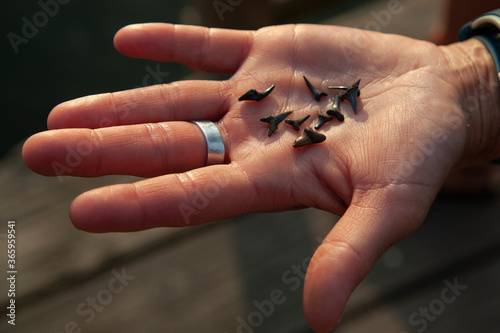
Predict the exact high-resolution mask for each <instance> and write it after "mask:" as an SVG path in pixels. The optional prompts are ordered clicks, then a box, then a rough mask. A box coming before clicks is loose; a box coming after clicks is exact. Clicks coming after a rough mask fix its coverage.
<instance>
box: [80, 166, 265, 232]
mask: <svg viewBox="0 0 500 333" xmlns="http://www.w3.org/2000/svg"><path fill="white" fill-rule="evenodd" d="M254 188H255V187H254V186H253V185H252V184H251V183H250V182H249V179H248V176H247V175H246V173H245V172H243V171H241V170H239V169H238V168H237V167H236V166H235V165H234V164H227V165H213V166H210V167H205V168H200V169H196V170H192V171H190V172H187V173H184V174H173V175H166V176H161V177H157V178H152V179H148V180H144V181H140V182H137V183H134V184H122V185H114V186H108V187H103V188H98V189H95V190H92V191H89V192H86V193H84V194H82V195H80V196H79V197H77V198H76V199H75V200H74V201H73V203H72V204H71V207H70V218H71V220H72V221H73V224H74V225H75V226H76V227H77V228H79V229H82V230H86V231H90V232H123V231H137V230H143V229H149V228H154V227H160V226H169V227H181V226H192V225H199V224H202V223H205V222H208V221H214V220H220V219H224V218H228V217H233V216H237V215H241V214H245V213H248V212H250V211H252V210H253V209H255V207H260V205H258V203H259V200H260V198H259V196H258V195H257V194H256V192H255V190H254Z"/></svg>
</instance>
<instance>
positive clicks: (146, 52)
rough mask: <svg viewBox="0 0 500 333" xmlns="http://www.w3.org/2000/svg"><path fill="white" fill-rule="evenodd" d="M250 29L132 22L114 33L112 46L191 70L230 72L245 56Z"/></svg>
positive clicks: (237, 66) (233, 70)
mask: <svg viewBox="0 0 500 333" xmlns="http://www.w3.org/2000/svg"><path fill="white" fill-rule="evenodd" d="M252 40H253V31H241V30H229V29H216V28H206V27H197V26H189V25H179V24H166V23H147V24H133V25H129V26H126V27H124V28H122V29H121V30H119V31H118V32H117V33H116V35H115V40H114V43H115V47H116V49H117V50H118V51H119V52H121V53H123V54H125V55H127V56H129V57H134V58H145V59H151V60H156V61H173V62H179V63H183V64H185V65H187V66H189V67H190V68H192V69H195V70H201V71H208V72H214V73H233V72H235V71H236V70H237V69H238V68H239V67H240V65H241V64H242V63H243V61H244V60H245V59H246V57H247V55H248V53H249V51H250V48H251V45H252Z"/></svg>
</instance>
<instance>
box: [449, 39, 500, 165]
mask: <svg viewBox="0 0 500 333" xmlns="http://www.w3.org/2000/svg"><path fill="white" fill-rule="evenodd" d="M442 49H443V52H445V54H446V55H447V57H448V60H449V64H450V67H451V69H452V73H453V74H452V77H453V78H454V79H453V81H454V82H450V83H451V84H453V85H455V86H456V88H457V91H458V96H457V98H459V99H460V100H459V104H460V105H461V111H462V113H463V115H464V117H465V123H466V132H467V137H466V144H465V147H464V154H463V159H462V161H461V162H462V163H463V164H466V163H476V162H484V161H490V160H493V159H495V158H498V157H500V85H499V78H498V76H497V72H496V69H495V65H494V63H493V60H492V57H491V55H490V54H489V52H488V50H487V49H486V48H485V46H484V45H483V44H482V43H481V42H480V41H479V40H477V39H474V38H472V39H469V40H467V41H464V42H460V43H455V44H451V45H448V46H443V47H442Z"/></svg>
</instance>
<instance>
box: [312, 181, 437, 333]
mask: <svg viewBox="0 0 500 333" xmlns="http://www.w3.org/2000/svg"><path fill="white" fill-rule="evenodd" d="M408 186H409V185H408ZM436 192H437V189H433V190H430V189H427V188H425V189H424V190H423V191H422V189H421V188H417V189H414V188H406V189H393V188H390V189H384V190H378V191H372V192H370V193H367V194H365V195H362V196H361V197H358V198H355V201H353V202H354V203H353V204H351V205H350V206H349V208H348V209H347V211H346V213H345V214H344V216H343V217H342V218H341V219H340V221H339V222H338V223H337V224H336V225H335V227H334V228H333V230H332V231H331V232H330V233H329V235H328V236H327V237H326V238H325V239H324V241H323V243H322V244H321V246H320V247H319V248H318V250H317V251H316V253H315V254H314V256H313V258H312V260H311V262H310V265H309V268H308V271H307V276H306V280H305V285H304V312H305V315H306V318H307V320H308V322H309V324H310V325H311V327H312V328H313V330H314V331H315V332H318V333H321V332H331V331H333V330H334V329H335V328H336V327H337V325H338V322H339V321H340V319H341V317H342V314H343V311H344V307H345V305H346V303H347V301H348V299H349V297H350V295H351V293H352V292H353V291H354V289H355V288H356V287H357V285H358V284H359V283H360V282H361V281H362V280H363V279H364V278H365V277H366V275H367V274H368V272H369V271H370V269H371V268H372V266H373V265H374V263H375V261H376V260H377V259H378V258H379V257H380V256H381V255H382V254H383V252H384V251H385V250H387V249H388V248H389V247H390V246H391V245H392V244H394V243H395V242H397V241H399V240H400V239H401V238H403V237H405V236H406V235H408V234H409V233H411V232H413V231H414V230H415V229H416V228H417V227H418V226H419V225H420V224H421V223H422V221H423V220H424V218H425V214H426V212H427V211H428V209H429V208H430V205H431V203H432V199H433V198H434V196H435V194H436Z"/></svg>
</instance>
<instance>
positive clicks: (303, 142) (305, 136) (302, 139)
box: [293, 127, 326, 148]
mask: <svg viewBox="0 0 500 333" xmlns="http://www.w3.org/2000/svg"><path fill="white" fill-rule="evenodd" d="M325 140H326V136H325V135H323V134H321V133H318V132H316V131H315V130H313V129H312V128H310V127H306V128H305V129H304V133H302V135H301V136H299V137H298V138H297V140H295V142H294V143H293V146H294V147H295V148H299V147H304V146H307V145H312V144H315V143H320V142H323V141H325Z"/></svg>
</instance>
